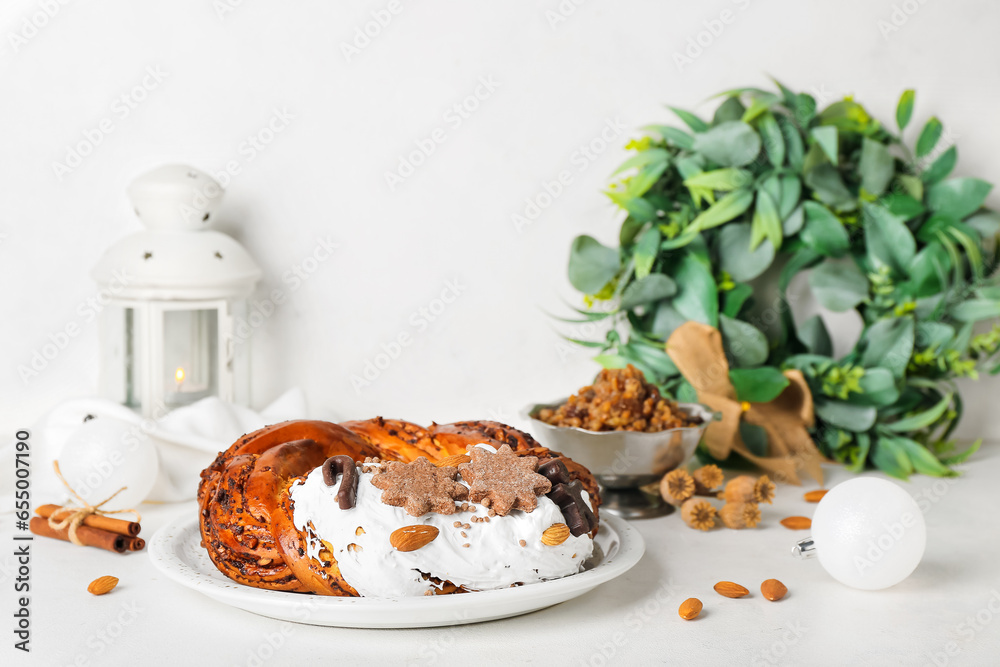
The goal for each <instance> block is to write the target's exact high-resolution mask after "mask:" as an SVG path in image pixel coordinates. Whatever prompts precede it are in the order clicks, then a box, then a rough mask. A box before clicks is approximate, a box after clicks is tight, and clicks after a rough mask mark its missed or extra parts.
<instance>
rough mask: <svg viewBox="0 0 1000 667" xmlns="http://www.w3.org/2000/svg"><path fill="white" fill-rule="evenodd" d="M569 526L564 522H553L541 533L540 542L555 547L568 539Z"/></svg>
mask: <svg viewBox="0 0 1000 667" xmlns="http://www.w3.org/2000/svg"><path fill="white" fill-rule="evenodd" d="M569 533H570V530H569V526H567V525H566V524H564V523H554V524H552V525H551V526H549V527H548V528H546V529H545V532H544V533H542V544H546V545H548V546H550V547H557V546H559V545H560V544H562V543H563V542H565V541H566V540H568V539H569Z"/></svg>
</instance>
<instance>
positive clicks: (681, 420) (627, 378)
mask: <svg viewBox="0 0 1000 667" xmlns="http://www.w3.org/2000/svg"><path fill="white" fill-rule="evenodd" d="M538 418H539V419H540V420H542V421H543V422H545V423H546V424H551V425H553V426H573V427H576V428H582V429H586V430H588V431H643V432H647V433H650V432H656V431H666V430H667V429H671V428H679V427H684V426H692V425H694V424H698V423H700V421H698V420H692V419H691V418H690V417H688V416H687V415H685V414H684V413H683V412H681V410H680V409H679V408H678V407H677V404H676V403H674V402H672V401H669V400H667V399H665V398H663V396H661V395H660V390H659V389H657V387H656V385H654V384H651V383H649V382H646V378H645V377H644V376H643V374H642V371H640V370H639V369H638V368H636V367H635V366H633V365H631V364H629V365H628V366H627V367H625V368H606V369H604V370H603V371H601V373H600V375H598V376H597V379H596V380H595V381H594V384H592V385H588V386H586V387H583V388H582V389H580V391H579V392H577V393H576V394H574V395H573V396H570V397H569V398H568V399H567V400H566V402H565V403H563V404H562V405H560V406H559V407H558V408H556V409H554V410H553V409H552V408H545V409H543V410H541V411H539V413H538Z"/></svg>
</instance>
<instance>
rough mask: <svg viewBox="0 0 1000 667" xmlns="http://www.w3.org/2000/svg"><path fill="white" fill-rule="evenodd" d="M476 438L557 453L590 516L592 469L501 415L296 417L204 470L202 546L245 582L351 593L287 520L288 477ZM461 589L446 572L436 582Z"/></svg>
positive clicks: (430, 454)
mask: <svg viewBox="0 0 1000 667" xmlns="http://www.w3.org/2000/svg"><path fill="white" fill-rule="evenodd" d="M481 443H485V444H488V445H491V446H494V447H496V448H499V447H501V446H503V445H507V446H509V447H510V448H511V450H513V452H514V453H515V454H517V455H518V456H534V457H537V458H538V463H539V465H544V464H546V463H548V462H550V461H553V460H559V461H561V462H562V463H563V464H564V465H565V466H566V468H567V470H568V472H569V477H570V479H571V480H572V481H579V482H580V484H581V485H582V486H583V489H584V490H585V491H586V492H587V493H588V494H589V496H590V499H591V503H592V505H593V511H594V514H595V516H596V514H597V511H598V506H599V505H600V496H599V495H598V486H597V481H596V480H595V479H594V476H593V475H592V474H591V473H590V471H589V470H587V469H586V468H584V467H583V466H581V465H580V464H578V463H576V462H575V461H573V460H571V459H569V458H566V457H564V456H562V455H561V454H559V453H557V452H553V451H550V450H548V449H546V448H544V447H542V446H541V445H539V444H538V442H537V441H535V439H534V438H532V437H531V436H530V435H528V434H527V433H523V432H521V431H519V430H517V429H514V428H512V427H510V426H506V425H504V424H500V423H498V422H490V421H470V422H456V423H454V424H445V425H438V424H434V425H432V426H431V427H430V428H424V427H422V426H418V425H417V424H413V423H410V422H405V421H400V420H390V419H383V418H381V417H377V418H375V419H370V420H366V421H351V422H344V423H343V424H339V425H338V424H333V423H330V422H323V421H308V420H298V421H287V422H283V423H280V424H274V425H272V426H267V427H265V428H262V429H260V430H258V431H255V432H253V433H250V434H248V435H245V436H243V437H242V438H240V439H239V440H237V441H236V442H235V443H233V445H232V446H231V447H230V448H229V449H227V450H226V451H224V452H221V453H220V454H219V455H218V456H217V457H216V459H215V461H214V462H213V463H212V464H211V465H210V466H209V467H208V468H206V469H205V470H203V471H202V473H201V483H200V484H199V487H198V508H199V524H200V529H201V537H202V546H203V547H205V548H206V549H207V550H208V554H209V557H210V558H211V559H212V562H213V563H214V564H215V566H216V567H217V568H218V569H219V570H220V571H221V572H222V573H223V574H225V575H226V576H227V577H229V578H230V579H232V580H233V581H236V582H238V583H241V584H244V585H246V586H253V587H255V588H265V589H270V590H278V591H292V592H300V593H316V594H319V595H337V596H357V595H358V593H357V591H355V590H354V588H352V587H351V585H350V584H348V583H347V582H346V581H345V580H344V578H343V576H342V575H341V573H340V570H339V568H338V566H337V562H336V559H335V558H333V556H332V555H328V556H329V557H328V558H327V555H324V558H323V559H316V558H311V557H310V556H309V554H308V553H307V551H308V549H307V541H308V536H307V535H306V534H305V533H304V532H303V531H302V530H300V529H299V528H297V527H296V526H295V524H294V523H293V520H292V511H291V510H292V508H291V506H290V505H291V504H290V499H289V487H290V486H291V485H292V483H293V482H295V481H296V480H298V479H301V478H303V477H304V476H305V475H307V474H308V473H310V472H311V471H313V470H314V469H316V468H318V467H319V466H321V465H323V463H324V462H325V461H326V460H327V459H329V458H331V457H334V456H349V457H350V458H351V459H353V460H354V461H356V462H359V463H361V462H363V461H364V460H365V459H366V458H367V457H377V458H380V459H382V460H383V461H402V462H404V463H408V462H411V461H414V460H416V459H418V458H419V457H426V458H427V459H429V460H430V461H431V462H432V463H433V462H436V461H441V460H443V459H445V458H448V457H451V456H457V455H462V454H465V453H466V447H467V446H469V445H478V444H481ZM594 532H596V529H595V531H594ZM459 590H461V589H460V588H459V587H457V586H454V585H451V584H449V583H448V582H443V585H442V587H441V589H440V591H439V592H440V593H453V592H459Z"/></svg>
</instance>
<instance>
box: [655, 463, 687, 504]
mask: <svg viewBox="0 0 1000 667" xmlns="http://www.w3.org/2000/svg"><path fill="white" fill-rule="evenodd" d="M694 487H695V483H694V478H693V477H691V474H690V473H689V472H688V471H687V470H685V469H683V468H678V469H677V470H671V471H670V472H668V473H667V474H666V475H665V476H664V477H663V479H662V480H660V495H661V496H663V499H664V500H666V501H667V502H668V503H670V504H671V505H680V504H681V503H683V502H684V501H685V500H687V499H688V498H690V497H691V496H693V495H694Z"/></svg>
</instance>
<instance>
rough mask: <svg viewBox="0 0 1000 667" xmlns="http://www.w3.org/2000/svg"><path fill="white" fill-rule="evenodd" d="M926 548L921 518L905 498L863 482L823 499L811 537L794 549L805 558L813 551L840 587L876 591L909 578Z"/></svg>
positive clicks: (885, 485)
mask: <svg viewBox="0 0 1000 667" xmlns="http://www.w3.org/2000/svg"><path fill="white" fill-rule="evenodd" d="M809 542H812V545H810V544H809ZM926 544H927V528H926V526H925V524H924V517H923V515H922V514H921V512H920V508H919V507H918V506H917V503H916V501H915V500H914V499H913V498H912V497H911V496H910V494H908V493H907V492H906V491H904V490H903V489H902V488H900V487H899V486H897V485H896V484H893V483H892V482H889V481H886V480H884V479H877V478H871V477H866V478H858V479H852V480H850V481H847V482H844V483H842V484H838V485H837V486H835V487H834V488H833V489H831V490H830V492H829V493H827V494H826V495H825V496H824V497H823V500H821V501H820V503H819V506H818V507H817V508H816V513H815V515H814V516H813V521H812V537H811V538H809V540H803V541H802V542H800V543H799V546H798V547H797V550H798V552H799V553H800V555H804V556H809V555H812V554H811V553H810V552H812V551H813V549H815V554H816V555H817V556H819V562H820V564H821V565H822V566H823V568H824V569H825V570H826V571H827V572H828V573H829V574H830V575H831V576H832V577H833V578H834V579H836V580H837V581H839V582H841V583H842V584H845V585H847V586H851V587H853V588H861V589H864V590H880V589H883V588H889V587H890V586H895V585H896V584H898V583H899V582H901V581H902V580H903V579H906V578H907V577H908V576H910V574H911V573H912V572H913V570H915V569H916V567H917V565H918V564H919V563H920V559H921V558H923V555H924V547H925V546H926Z"/></svg>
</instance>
